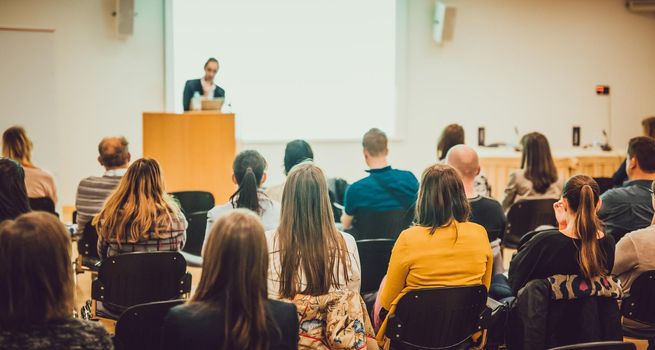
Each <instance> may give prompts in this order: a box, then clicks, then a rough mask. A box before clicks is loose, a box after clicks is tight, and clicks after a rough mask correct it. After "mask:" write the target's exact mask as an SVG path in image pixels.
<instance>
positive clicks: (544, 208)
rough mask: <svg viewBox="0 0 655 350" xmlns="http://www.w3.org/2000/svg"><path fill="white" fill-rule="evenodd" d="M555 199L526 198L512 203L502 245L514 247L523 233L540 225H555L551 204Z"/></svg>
mask: <svg viewBox="0 0 655 350" xmlns="http://www.w3.org/2000/svg"><path fill="white" fill-rule="evenodd" d="M555 202H557V200H556V199H550V198H547V199H528V200H522V201H518V202H516V203H514V204H513V205H512V206H511V207H510V208H509V211H508V212H507V228H506V231H505V237H504V238H503V245H504V246H506V247H510V248H516V246H517V244H518V243H519V241H520V240H521V237H523V235H524V234H526V233H528V232H530V231H532V230H534V229H536V228H537V227H539V226H541V225H552V226H557V220H556V219H555V212H554V211H553V204H554V203H555Z"/></svg>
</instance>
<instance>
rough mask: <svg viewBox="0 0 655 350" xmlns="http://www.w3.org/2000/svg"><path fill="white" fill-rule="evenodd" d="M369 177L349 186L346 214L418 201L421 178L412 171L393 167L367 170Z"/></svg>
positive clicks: (377, 209)
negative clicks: (419, 180) (417, 177)
mask: <svg viewBox="0 0 655 350" xmlns="http://www.w3.org/2000/svg"><path fill="white" fill-rule="evenodd" d="M367 172H368V173H369V176H367V177H365V178H363V179H361V180H359V181H357V182H355V183H354V184H352V185H350V186H349V187H348V189H347V190H346V195H345V200H344V207H345V211H346V214H348V215H350V216H356V215H357V213H358V212H360V211H364V212H373V213H375V212H381V211H388V210H402V209H407V208H410V207H411V206H413V205H414V204H415V203H416V196H417V193H418V180H417V179H416V177H415V176H414V174H412V173H411V172H409V171H405V170H398V169H392V168H391V166H387V167H384V168H381V169H370V170H367Z"/></svg>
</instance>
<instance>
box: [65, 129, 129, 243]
mask: <svg viewBox="0 0 655 350" xmlns="http://www.w3.org/2000/svg"><path fill="white" fill-rule="evenodd" d="M98 153H99V154H100V155H99V156H98V162H99V163H100V165H101V166H103V167H104V168H105V173H104V175H102V176H90V177H87V178H86V179H84V180H82V181H80V184H79V186H77V195H76V196H75V210H76V211H77V232H78V233H79V234H81V233H82V232H83V231H84V227H86V224H87V223H89V222H91V220H93V217H94V216H96V215H97V214H98V213H99V212H100V210H101V209H102V205H103V204H104V203H105V200H106V199H107V197H109V195H110V194H111V193H112V192H114V190H115V189H116V187H117V186H118V183H119V182H120V181H121V177H123V175H125V172H126V171H127V167H128V165H129V164H130V157H131V155H130V151H129V149H128V143H127V139H125V137H122V136H121V137H106V138H104V139H102V141H100V144H99V145H98Z"/></svg>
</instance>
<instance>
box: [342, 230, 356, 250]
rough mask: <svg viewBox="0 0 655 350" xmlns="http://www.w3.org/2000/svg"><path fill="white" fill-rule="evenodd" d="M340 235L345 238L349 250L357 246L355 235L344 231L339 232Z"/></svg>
mask: <svg viewBox="0 0 655 350" xmlns="http://www.w3.org/2000/svg"><path fill="white" fill-rule="evenodd" d="M339 233H340V234H341V236H343V239H344V241H346V245H348V247H349V248H350V247H353V246H355V247H356V246H357V241H356V240H355V237H353V235H351V234H350V233H347V232H343V231H339ZM349 250H350V249H349Z"/></svg>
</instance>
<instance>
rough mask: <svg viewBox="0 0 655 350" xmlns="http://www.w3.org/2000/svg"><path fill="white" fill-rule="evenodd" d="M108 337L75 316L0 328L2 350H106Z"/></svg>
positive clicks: (89, 322) (98, 327) (88, 322)
mask: <svg viewBox="0 0 655 350" xmlns="http://www.w3.org/2000/svg"><path fill="white" fill-rule="evenodd" d="M113 348H114V345H113V344H112V341H111V338H110V337H109V335H108V334H107V331H106V330H105V329H104V328H103V327H102V326H101V325H100V324H99V323H95V322H91V321H82V320H78V319H74V318H71V319H66V320H57V321H50V322H47V323H45V324H43V325H33V326H28V327H25V328H20V329H2V330H0V349H3V350H19V349H20V350H41V349H44V350H45V349H48V350H65V349H66V350H67V349H75V350H107V349H113Z"/></svg>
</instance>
